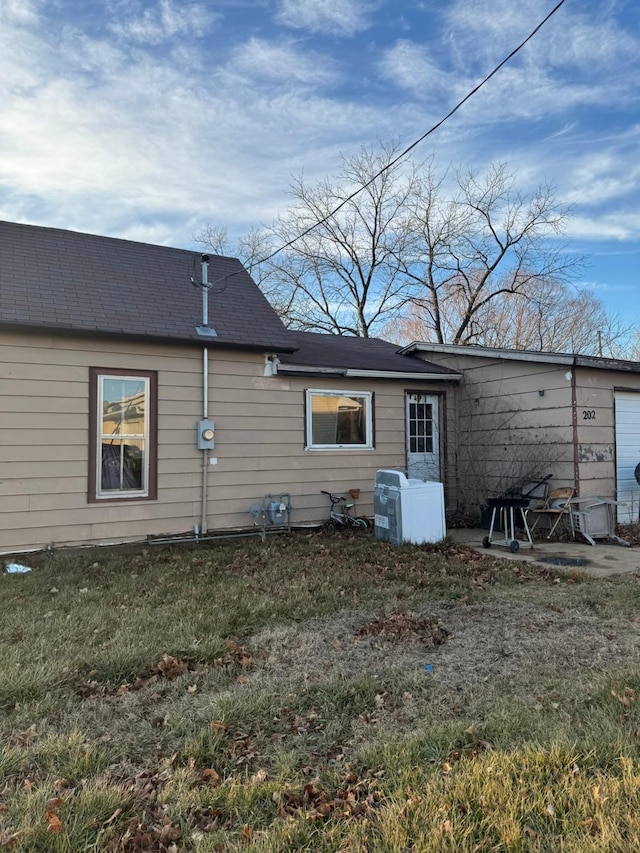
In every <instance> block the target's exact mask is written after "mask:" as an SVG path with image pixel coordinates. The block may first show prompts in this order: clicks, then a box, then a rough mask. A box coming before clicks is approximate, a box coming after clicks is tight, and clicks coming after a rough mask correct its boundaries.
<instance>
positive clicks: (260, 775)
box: [251, 769, 267, 784]
mask: <svg viewBox="0 0 640 853" xmlns="http://www.w3.org/2000/svg"><path fill="white" fill-rule="evenodd" d="M266 778H267V771H266V770H263V769H260V770H258V771H257V773H254V774H253V776H252V777H251V781H252V782H254V783H255V784H257V783H259V782H264V781H265V779H266Z"/></svg>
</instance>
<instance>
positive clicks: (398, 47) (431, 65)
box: [380, 39, 453, 99]
mask: <svg viewBox="0 0 640 853" xmlns="http://www.w3.org/2000/svg"><path fill="white" fill-rule="evenodd" d="M380 73H381V75H382V77H383V78H384V79H386V80H389V81H391V82H393V83H394V84H395V85H396V86H398V88H400V89H404V90H405V91H408V92H411V93H412V94H413V95H414V96H416V97H419V98H423V99H427V98H429V99H433V98H434V96H438V97H439V96H441V95H443V94H444V93H446V92H447V91H449V90H450V88H451V87H452V85H453V81H452V80H451V79H450V75H449V74H447V73H446V72H444V71H441V70H440V68H439V67H438V66H437V65H436V63H435V62H434V61H433V60H432V59H431V57H430V56H429V54H428V51H427V48H426V47H425V46H423V45H420V44H416V43H415V42H411V41H408V40H407V39H402V40H400V41H398V42H396V44H395V45H394V46H393V47H392V48H390V49H389V50H387V51H386V52H385V53H384V55H383V57H382V59H381V61H380Z"/></svg>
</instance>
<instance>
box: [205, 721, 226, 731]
mask: <svg viewBox="0 0 640 853" xmlns="http://www.w3.org/2000/svg"><path fill="white" fill-rule="evenodd" d="M209 728H210V729H211V731H212V732H224V731H226V730H227V728H228V726H227V724H226V723H225V721H224V720H211V722H210V723H209Z"/></svg>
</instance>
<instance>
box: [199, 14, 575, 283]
mask: <svg viewBox="0 0 640 853" xmlns="http://www.w3.org/2000/svg"><path fill="white" fill-rule="evenodd" d="M565 2H566V0H559V2H558V3H557V4H556V5H555V6H554V7H553V9H552V10H551V11H550V12H549V13H548V14H547V15H546V16H545V17H544V18H543V19H542V20H541V21H540V23H539V24H538V25H537V26H536V27H535V28H534V29H533V30H531V32H530V33H529V35H528V36H527V37H526V38H525V39H524V40H523V41H521V42H520V44H519V45H518V46H517V47H516V48H514V49H513V50H512V51H511V53H510V54H508V56H505V58H504V59H503V60H502V62H500V63H498V65H496V66H495V68H494V69H493V71H491V72H490V73H489V74H487V76H486V77H485V78H484V79H483V80H481V81H480V83H478V85H477V86H475V87H474V88H473V89H472V90H471V91H470V92H468V93H467V94H466V95H465V96H464V98H462V100H460V101H458V103H457V104H456V105H455V106H454V107H453V108H452V109H451V110H449V112H448V113H447V114H446V115H445V116H444V118H441V119H440V121H438V122H436V124H434V125H433V126H432V127H430V128H429V130H427V131H426V133H423V134H422V136H420V137H418V139H416V140H415V141H414V142H412V143H411V145H408V146H407V147H406V148H405V149H404V150H403V151H401V152H400V153H399V154H397V155H396V156H395V157H394V158H393V159H392V160H390V161H389V162H388V163H387V164H386V165H384V166H383V167H382V169H380V170H379V171H378V172H376V174H375V175H374V176H373V177H372V178H370V179H369V180H368V181H367V182H366V183H364V184H362V185H361V186H359V187H358V189H357V190H354V191H353V192H352V193H351V195H348V196H347V197H346V198H344V199H343V200H342V201H341V202H340V204H338V205H336V207H334V208H333V210H331V211H330V212H329V213H327V215H326V216H323V217H322V219H318V221H317V222H314V223H313V225H310V226H309V227H308V228H305V229H304V231H301V232H300V233H299V234H297V235H296V236H295V237H293V239H291V240H289V241H288V242H286V243H283V244H282V245H281V246H279V247H278V248H277V249H274V251H273V252H271V253H270V254H268V255H266V256H265V257H264V258H261V259H260V260H259V261H256V263H255V266H259V265H260V264H264V263H266V262H267V261H270V260H271V259H272V258H274V257H275V256H276V255H279V254H280V252H283V251H284V250H285V249H288V248H289V247H290V246H293V245H294V244H295V243H297V242H298V240H301V239H302V238H303V237H306V236H307V234H310V233H311V232H312V231H313V230H314V229H316V228H317V227H318V226H319V225H324V223H325V222H328V221H329V220H330V219H331V217H333V216H335V215H336V213H338V212H339V211H340V210H342V208H343V207H344V206H345V205H346V204H348V203H349V202H350V201H353V199H354V198H356V196H358V195H360V193H361V192H363V191H364V190H366V189H367V187H370V186H371V184H373V183H374V181H377V179H378V178H379V177H380V176H381V175H384V173H385V172H387V171H388V170H389V169H391V168H392V167H393V166H395V165H396V163H399V162H400V160H402V159H403V158H404V157H406V156H407V154H409V153H410V152H411V151H413V149H414V148H416V147H417V146H418V145H420V143H421V142H423V141H424V140H425V139H426V138H427V137H428V136H431V134H432V133H434V132H435V131H436V130H438V128H439V127H442V125H443V124H444V123H445V122H446V121H448V120H449V119H450V118H451V116H452V115H454V114H455V113H457V112H458V110H459V109H460V108H461V107H462V106H463V105H464V104H466V102H467V101H468V100H469V99H470V98H472V97H473V96H474V95H475V94H476V92H479V91H480V89H482V87H483V86H484V85H485V83H488V82H489V80H491V78H492V77H494V76H495V75H496V74H497V73H498V71H500V69H501V68H502V67H503V66H504V65H506V64H507V62H509V61H510V60H511V59H513V57H514V56H515V55H516V54H517V53H518V52H519V51H520V50H522V48H523V47H524V46H525V45H526V44H527V42H529V41H531V39H532V38H533V37H534V36H535V35H536V34H537V33H538V32H539V30H541V29H542V27H543V26H544V25H545V24H546V23H547V21H548V20H549V19H550V18H552V17H553V15H555V13H556V12H557V11H558V9H559V8H560V7H561V6H563V5H564V3H565ZM234 275H237V273H230V274H229V275H226V276H222V277H221V278H219V279H217V280H216V281H213V282H211V285H214V284H218V283H219V282H221V281H226V280H227V279H229V278H232V277H233V276H234Z"/></svg>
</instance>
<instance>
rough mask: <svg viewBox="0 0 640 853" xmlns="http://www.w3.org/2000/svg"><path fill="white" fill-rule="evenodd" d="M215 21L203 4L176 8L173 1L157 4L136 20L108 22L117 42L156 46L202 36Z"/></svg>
mask: <svg viewBox="0 0 640 853" xmlns="http://www.w3.org/2000/svg"><path fill="white" fill-rule="evenodd" d="M214 17H215V16H214V15H212V14H211V12H210V11H209V10H208V9H207V8H206V6H205V5H203V4H202V3H188V4H181V3H179V4H176V3H175V2H173V0H158V2H157V3H156V4H155V5H153V6H150V7H149V8H147V9H145V10H144V12H143V13H142V15H139V16H138V17H134V16H131V17H129V18H127V19H125V20H123V21H113V22H111V24H110V25H109V29H110V30H111V32H113V33H114V34H115V35H117V36H119V37H120V38H124V39H128V40H130V41H133V42H137V43H139V44H149V45H156V44H161V43H162V42H165V41H168V40H170V39H172V38H174V37H175V36H185V37H186V36H189V37H192V38H193V37H200V36H203V35H205V34H206V32H207V31H208V29H209V27H210V26H211V24H212V22H213V20H214Z"/></svg>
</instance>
